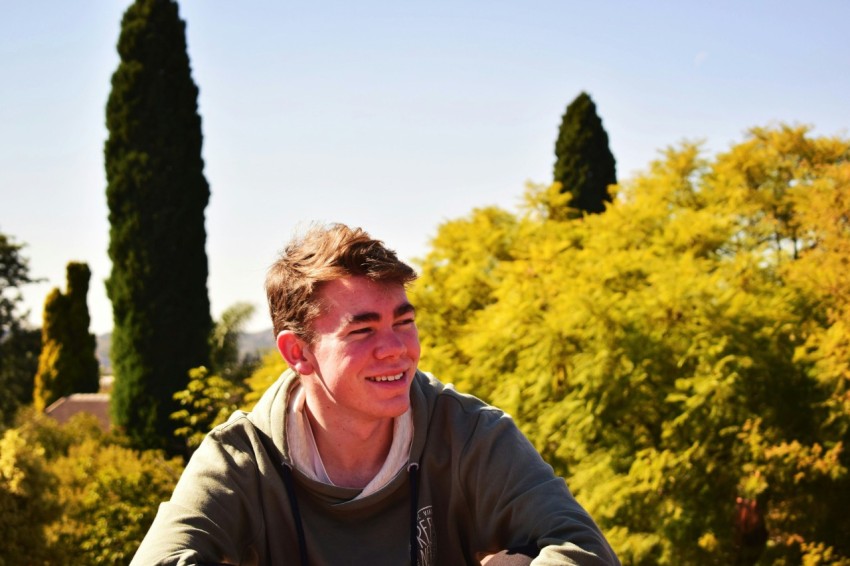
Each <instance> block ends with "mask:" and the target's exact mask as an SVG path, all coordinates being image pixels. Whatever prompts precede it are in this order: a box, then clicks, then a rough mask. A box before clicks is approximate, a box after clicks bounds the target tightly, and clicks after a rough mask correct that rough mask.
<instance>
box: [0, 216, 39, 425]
mask: <svg viewBox="0 0 850 566" xmlns="http://www.w3.org/2000/svg"><path fill="white" fill-rule="evenodd" d="M23 247H24V246H23V244H19V243H16V242H15V241H14V239H13V238H12V237H10V236H7V235H6V234H4V233H2V232H0V391H2V392H3V394H2V395H0V430H2V429H3V428H4V427H6V426H8V425H10V424H11V423H12V420H13V419H14V417H15V413H16V412H17V410H18V408H19V407H20V406H21V405H24V404H26V403H29V402H30V401H31V400H32V388H33V376H34V375H35V372H36V368H37V367H38V353H39V351H40V350H41V333H40V332H39V331H38V329H31V328H27V326H26V323H25V319H26V313H21V312H20V311H19V310H18V306H19V305H20V303H21V300H22V299H21V293H20V287H21V286H23V285H26V284H28V283H35V282H36V281H38V280H37V279H33V278H32V277H31V276H30V272H29V260H28V259H27V258H26V257H24V256H23V255H21V249H22V248H23Z"/></svg>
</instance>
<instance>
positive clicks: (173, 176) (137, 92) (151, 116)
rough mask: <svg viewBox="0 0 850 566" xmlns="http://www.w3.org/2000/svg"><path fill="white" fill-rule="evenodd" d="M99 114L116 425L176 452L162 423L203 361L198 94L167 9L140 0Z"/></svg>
mask: <svg viewBox="0 0 850 566" xmlns="http://www.w3.org/2000/svg"><path fill="white" fill-rule="evenodd" d="M118 53H119V55H120V56H121V62H120V64H119V65H118V68H117V69H116V71H115V73H114V74H113V76H112V91H111V92H110V95H109V100H108V102H107V106H106V124H107V128H108V130H109V137H108V139H107V141H106V146H105V150H104V153H105V162H106V178H107V183H108V186H107V189H106V196H107V200H108V204H109V221H110V225H111V226H110V233H109V235H110V242H109V256H110V258H111V259H112V273H111V275H110V277H109V279H108V281H107V284H106V287H107V292H108V295H109V298H110V299H111V301H112V310H113V321H114V328H113V335H112V350H111V358H112V364H113V369H114V372H115V384H114V387H113V393H112V407H111V410H112V415H113V419H114V420H113V422H114V423H115V424H117V425H118V426H120V427H122V428H124V430H125V431H126V432H127V434H128V435H129V436H130V438H131V440H132V442H133V443H134V444H135V445H136V446H137V447H140V448H147V447H165V448H175V447H176V446H178V444H177V443H176V441H175V439H174V437H173V431H174V424H173V423H172V422H171V420H170V419H169V415H170V414H171V413H172V412H174V411H175V410H177V405H176V403H175V402H174V400H173V398H172V396H173V394H174V393H175V392H177V391H180V390H182V389H185V388H186V385H187V383H188V380H189V377H188V372H189V369H190V368H194V367H197V366H201V365H208V363H209V342H208V339H209V335H210V331H211V329H212V319H211V317H210V304H209V297H208V295H207V272H208V268H207V256H206V251H205V243H206V232H205V228H204V209H205V208H206V205H207V202H208V201H209V195H210V191H209V185H208V184H207V181H206V179H205V178H204V173H203V167H204V163H203V160H202V158H201V144H202V135H201V118H200V116H199V115H198V109H197V99H198V88H197V86H195V83H194V81H193V80H192V76H191V68H190V64H189V57H188V54H187V51H186V35H185V23H184V22H183V21H182V20H181V19H180V16H179V14H178V9H177V4H176V3H175V2H173V1H171V0H136V1H135V2H134V3H133V4H132V5H131V6H130V7H129V8H128V9H127V11H126V12H125V14H124V17H123V20H122V22H121V35H120V38H119V40H118Z"/></svg>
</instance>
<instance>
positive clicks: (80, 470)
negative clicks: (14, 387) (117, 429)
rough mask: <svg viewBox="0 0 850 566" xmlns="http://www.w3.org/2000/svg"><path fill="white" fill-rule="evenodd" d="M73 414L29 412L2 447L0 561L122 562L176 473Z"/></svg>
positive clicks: (174, 463)
mask: <svg viewBox="0 0 850 566" xmlns="http://www.w3.org/2000/svg"><path fill="white" fill-rule="evenodd" d="M124 444H125V441H124V440H123V439H122V438H120V437H116V436H114V435H110V434H105V433H103V432H102V431H101V430H100V428H99V427H98V424H97V419H96V418H95V417H93V416H90V415H85V414H82V415H77V416H76V417H74V418H72V419H71V420H70V421H69V422H68V423H67V424H65V425H59V424H57V423H56V422H55V421H53V420H52V419H51V418H50V417H46V416H44V415H42V414H40V413H37V412H34V411H29V412H24V413H22V414H21V415H20V416H19V424H18V426H17V427H16V428H13V429H10V430H8V431H6V435H5V436H4V438H3V440H2V442H0V447H1V448H2V450H0V524H2V525H3V533H4V546H3V553H2V554H0V564H3V563H5V562H4V559H5V558H6V557H8V558H10V559H12V560H13V562H10V563H16V564H18V563H22V562H21V560H20V557H24V556H25V557H27V558H26V561H25V562H24V563H27V564H60V563H61V564H71V563H73V564H81V565H88V564H91V565H94V564H101V565H102V564H127V563H128V562H129V560H130V558H131V557H132V555H133V554H134V553H135V551H136V548H138V545H139V544H140V543H141V540H142V538H143V537H144V534H145V533H146V532H147V530H148V528H149V527H150V524H151V522H152V521H153V517H154V515H155V514H156V511H157V508H158V505H159V503H160V502H161V501H163V500H166V499H168V497H169V496H170V494H171V491H172V490H173V489H174V486H175V484H176V482H177V479H178V477H179V476H180V473H181V471H182V464H181V462H180V460H179V459H172V460H167V459H166V458H165V457H164V455H163V454H162V453H161V452H158V451H146V452H138V451H135V450H132V449H130V448H127V447H126V446H125V445H124Z"/></svg>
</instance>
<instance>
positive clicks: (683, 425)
mask: <svg viewBox="0 0 850 566" xmlns="http://www.w3.org/2000/svg"><path fill="white" fill-rule="evenodd" d="M848 158H850V141H848V140H846V139H842V138H828V137H818V138H815V137H812V136H811V135H810V132H809V131H808V130H807V129H806V128H804V127H787V126H780V127H777V128H757V129H754V130H752V131H751V132H750V134H749V136H748V137H747V139H745V140H744V141H743V142H742V143H740V144H738V145H735V146H734V147H732V148H731V149H730V150H729V151H728V152H726V153H724V154H721V155H718V156H716V157H714V158H706V157H704V156H703V155H702V154H701V152H700V149H699V147H698V146H695V145H691V144H684V145H681V146H679V147H676V148H670V149H668V150H666V151H665V152H663V154H662V155H661V157H660V158H659V159H658V160H657V161H656V162H654V163H653V164H652V165H651V167H650V168H649V170H648V171H646V172H645V173H643V174H641V175H639V176H638V177H637V178H635V179H633V180H632V181H630V182H629V183H626V184H624V185H623V186H620V187H618V189H617V192H618V195H619V196H618V198H617V199H616V200H615V201H614V202H612V204H611V205H610V206H609V207H608V209H607V210H606V213H605V214H602V215H592V216H587V217H586V218H585V220H584V222H572V221H566V220H563V219H562V218H561V217H560V216H559V215H557V214H552V211H553V206H552V205H551V203H552V200H551V199H552V198H553V195H557V191H553V190H552V189H551V188H548V187H535V186H531V187H530V188H529V190H528V194H527V196H526V203H527V204H526V207H525V208H524V209H523V210H521V211H520V212H519V213H517V214H511V213H509V212H506V211H500V210H497V209H491V210H487V211H481V210H478V211H474V212H473V213H472V214H471V215H470V216H469V217H467V218H464V219H460V220H455V221H451V222H448V223H446V224H444V225H443V226H442V227H441V228H440V230H439V231H438V234H437V236H436V238H435V239H434V241H433V243H432V250H431V251H430V252H429V254H428V256H426V258H425V259H424V260H423V262H422V278H421V279H420V281H418V282H417V283H416V285H415V287H414V288H413V289H412V292H411V298H412V301H413V302H414V304H417V306H419V307H420V309H419V311H418V315H417V316H418V321H417V324H418V325H419V327H420V331H421V333H422V335H423V336H422V341H423V344H424V345H425V346H426V347H425V349H424V355H423V359H422V364H421V365H422V367H423V368H424V369H426V370H432V371H434V373H435V374H436V375H437V376H438V377H440V378H442V379H444V380H448V381H454V382H455V383H456V385H457V386H458V387H459V388H460V389H462V390H466V391H469V392H471V393H474V394H476V395H478V396H481V397H483V398H484V399H487V400H489V401H491V402H493V403H494V404H496V405H498V406H500V407H503V408H505V409H507V410H508V411H509V412H510V413H511V414H512V415H513V416H514V417H515V418H516V419H517V421H518V423H519V425H520V426H521V428H522V429H523V430H524V431H525V432H526V433H527V435H528V436H529V438H530V439H531V440H532V442H533V443H534V444H535V446H536V447H537V448H538V449H539V450H540V451H541V453H542V454H543V455H544V457H545V458H546V459H547V460H548V461H549V462H550V463H551V464H552V465H553V466H554V467H555V468H556V470H557V471H558V472H559V473H561V474H563V475H564V476H565V477H567V478H568V481H569V483H570V486H571V488H572V489H573V491H574V492H575V493H576V496H577V497H578V498H579V500H580V501H581V502H582V503H583V504H584V505H586V506H587V507H588V508H589V510H590V511H591V514H592V515H593V516H594V518H596V519H597V520H598V521H599V522H600V523H601V525H602V526H603V528H604V530H605V531H606V533H607V534H608V535H609V538H610V540H611V542H612V544H613V546H614V547H615V548H616V549H617V550H618V552H619V553H620V554H621V558H622V559H623V561H624V563H628V564H642V563H658V564H688V563H689V564H728V563H736V562H737V563H753V557H756V558H758V557H759V556H761V557H762V560H765V561H767V562H768V563H786V564H794V563H800V562H801V561H807V562H809V563H818V562H817V561H818V560H826V558H825V557H830V558H829V560H833V561H836V562H839V563H850V546H849V545H848V544H850V543H848V539H847V537H846V533H847V532H850V516H848V515H847V513H846V509H847V508H850V475H848V466H850V455H848V453H847V451H846V446H847V443H848V440H850V438H848V430H850V429H848V426H850V402H848V400H850V394H848V391H850V389H848V385H850V371H848V362H847V360H848V359H850V355H848V353H850V333H848V331H850V308H848V305H850V300H848V299H850V293H848V291H847V289H848V288H850V286H848V283H850V281H848V275H847V273H848V270H847V269H846V265H847V262H848V258H850V255H848V254H850V226H848V220H847V219H848V218H850V196H849V195H850V182H849V181H850V171H849V170H848V163H849V162H850V159H848ZM488 218H490V219H491V218H500V219H501V221H500V223H499V224H498V225H496V224H491V225H489V229H484V227H485V226H487V225H486V224H482V222H484V220H485V219H488ZM506 228H507V229H506ZM495 242H498V244H497V245H496V244H495ZM461 289H465V290H466V291H465V294H464V292H461V291H459V290H461ZM423 305H424V307H423ZM444 317H445V320H447V321H449V323H448V324H446V323H445V321H444V320H443V318H444Z"/></svg>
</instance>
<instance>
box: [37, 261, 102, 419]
mask: <svg viewBox="0 0 850 566" xmlns="http://www.w3.org/2000/svg"><path fill="white" fill-rule="evenodd" d="M90 278H91V271H90V270H89V267H88V265H86V264H85V263H78V262H71V263H69V264H68V266H67V287H68V290H67V292H66V293H62V291H60V290H59V289H53V291H51V293H50V294H49V295H47V299H46V300H45V301H44V317H43V321H42V330H41V332H42V338H41V341H42V350H41V355H40V356H39V360H38V373H37V374H36V376H35V393H34V398H35V407H36V409H37V410H39V411H41V410H44V408H45V407H47V406H48V405H50V404H51V403H53V402H54V401H56V400H57V399H59V398H60V397H62V396H65V395H70V394H71V393H93V392H96V391H97V390H98V387H99V372H98V363H97V358H96V357H95V338H94V334H91V333H90V332H89V323H90V321H91V319H90V317H89V309H88V306H87V305H86V295H87V294H88V291H89V279H90Z"/></svg>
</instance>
